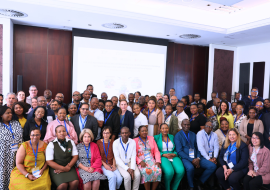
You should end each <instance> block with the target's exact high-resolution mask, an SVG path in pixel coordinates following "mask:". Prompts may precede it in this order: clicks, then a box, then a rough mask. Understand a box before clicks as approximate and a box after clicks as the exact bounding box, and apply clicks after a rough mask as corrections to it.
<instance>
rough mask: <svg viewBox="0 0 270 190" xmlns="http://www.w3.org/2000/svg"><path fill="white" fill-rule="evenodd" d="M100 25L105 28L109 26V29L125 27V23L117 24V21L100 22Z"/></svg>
mask: <svg viewBox="0 0 270 190" xmlns="http://www.w3.org/2000/svg"><path fill="white" fill-rule="evenodd" d="M102 26H103V27H105V28H110V29H122V28H126V27H127V26H126V25H124V24H119V23H106V24H102Z"/></svg>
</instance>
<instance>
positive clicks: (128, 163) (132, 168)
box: [113, 127, 141, 190]
mask: <svg viewBox="0 0 270 190" xmlns="http://www.w3.org/2000/svg"><path fill="white" fill-rule="evenodd" d="M120 134H121V137H120V138H118V139H117V140H115V141H114V143H113V154H114V158H115V161H116V166H117V169H118V170H119V172H120V174H121V175H122V176H123V178H124V187H125V189H128V190H131V189H132V190H138V189H139V186H140V178H141V175H140V171H139V169H138V167H137V165H136V143H135V141H134V140H133V139H131V138H129V136H130V131H129V128H128V127H123V128H122V129H121V131H120ZM131 180H133V187H132V188H131Z"/></svg>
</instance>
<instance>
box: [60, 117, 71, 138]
mask: <svg viewBox="0 0 270 190" xmlns="http://www.w3.org/2000/svg"><path fill="white" fill-rule="evenodd" d="M57 121H58V123H59V124H60V125H61V123H60V121H59V120H58V119H57ZM64 124H65V128H66V132H67V134H68V136H69V137H70V135H69V133H68V129H67V124H66V121H65V120H64Z"/></svg>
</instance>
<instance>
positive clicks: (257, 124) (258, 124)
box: [239, 117, 264, 142]
mask: <svg viewBox="0 0 270 190" xmlns="http://www.w3.org/2000/svg"><path fill="white" fill-rule="evenodd" d="M248 122H249V119H248V118H247V117H246V118H244V119H243V121H242V122H241V124H240V127H239V133H240V135H241V139H242V140H243V141H244V142H247V138H246V137H245V136H246V135H247V125H248ZM252 132H260V133H262V134H263V132H264V127H263V123H262V121H261V120H259V119H256V120H255V121H254V127H253V131H252Z"/></svg>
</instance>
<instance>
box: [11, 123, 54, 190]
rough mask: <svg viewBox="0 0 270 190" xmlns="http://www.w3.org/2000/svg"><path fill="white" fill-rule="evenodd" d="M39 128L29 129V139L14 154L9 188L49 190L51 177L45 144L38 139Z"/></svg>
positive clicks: (17, 189) (13, 189) (14, 189)
mask: <svg viewBox="0 0 270 190" xmlns="http://www.w3.org/2000/svg"><path fill="white" fill-rule="evenodd" d="M40 137H41V133H40V129H39V128H36V127H35V128H32V129H31V130H30V139H31V140H30V141H26V142H24V143H23V144H22V145H21V146H20V148H19V150H18V152H17V155H16V166H17V167H15V168H14V169H13V170H12V172H11V175H10V184H9V189H12V190H21V189H27V190H36V189H42V190H50V189H51V179H50V175H49V168H48V167H47V163H46V159H45V150H46V147H47V144H46V143H45V142H43V141H41V140H40Z"/></svg>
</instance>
